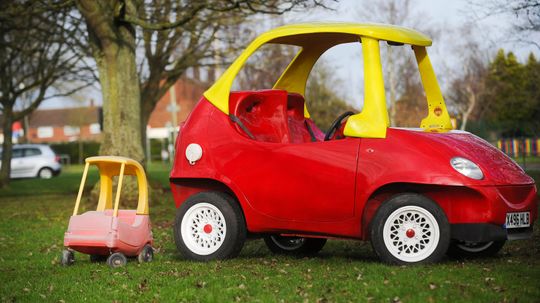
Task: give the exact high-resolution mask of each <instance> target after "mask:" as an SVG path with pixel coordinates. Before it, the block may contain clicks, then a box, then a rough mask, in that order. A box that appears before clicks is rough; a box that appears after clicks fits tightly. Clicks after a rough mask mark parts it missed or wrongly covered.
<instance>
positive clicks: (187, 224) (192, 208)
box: [173, 191, 247, 261]
mask: <svg viewBox="0 0 540 303" xmlns="http://www.w3.org/2000/svg"><path fill="white" fill-rule="evenodd" d="M173 231H174V242H175V244H176V248H177V249H178V251H179V252H180V253H182V255H184V257H186V258H188V259H191V260H197V261H209V260H222V259H230V258H234V257H236V256H237V255H238V254H239V253H240V250H242V247H243V246H244V241H245V240H246V235H247V231H246V223H245V221H244V215H243V213H242V209H241V208H240V206H239V204H238V203H237V202H236V200H235V199H234V198H233V197H231V196H230V195H228V194H226V193H223V192H213V191H210V192H200V193H197V194H194V195H192V196H190V197H189V198H188V199H187V200H186V201H184V203H182V205H180V207H179V208H178V210H177V211H176V217H175V219H174V227H173Z"/></svg>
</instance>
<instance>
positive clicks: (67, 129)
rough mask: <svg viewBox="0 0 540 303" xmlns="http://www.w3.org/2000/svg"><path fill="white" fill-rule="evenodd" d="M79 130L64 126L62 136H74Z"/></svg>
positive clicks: (74, 127)
mask: <svg viewBox="0 0 540 303" xmlns="http://www.w3.org/2000/svg"><path fill="white" fill-rule="evenodd" d="M80 131H81V129H80V128H79V127H78V126H70V125H66V126H64V135H65V136H68V137H69V136H76V135H78V134H79V133H80Z"/></svg>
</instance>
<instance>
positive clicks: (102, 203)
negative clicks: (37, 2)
mask: <svg viewBox="0 0 540 303" xmlns="http://www.w3.org/2000/svg"><path fill="white" fill-rule="evenodd" d="M90 165H95V166H97V167H98V169H99V179H100V181H99V182H100V183H99V184H100V186H99V201H98V206H97V210H98V211H104V210H105V209H114V216H117V214H118V207H119V202H120V192H121V188H122V180H123V177H124V175H128V176H129V175H130V176H136V178H137V183H138V185H139V199H138V203H137V214H138V215H148V212H149V209H148V182H147V180H146V174H145V172H144V168H143V167H142V165H141V164H140V163H139V162H137V161H135V160H133V159H130V158H126V157H119V156H96V157H89V158H86V165H85V167H84V171H83V177H82V180H81V184H80V186H79V193H78V195H77V200H76V202H75V209H74V210H73V215H74V216H75V215H76V214H77V211H78V209H79V204H80V201H81V197H82V192H83V189H84V184H85V182H86V176H87V174H88V168H89V166H90ZM115 176H118V177H119V178H118V185H117V186H116V196H115V199H114V204H113V183H114V182H113V177H115Z"/></svg>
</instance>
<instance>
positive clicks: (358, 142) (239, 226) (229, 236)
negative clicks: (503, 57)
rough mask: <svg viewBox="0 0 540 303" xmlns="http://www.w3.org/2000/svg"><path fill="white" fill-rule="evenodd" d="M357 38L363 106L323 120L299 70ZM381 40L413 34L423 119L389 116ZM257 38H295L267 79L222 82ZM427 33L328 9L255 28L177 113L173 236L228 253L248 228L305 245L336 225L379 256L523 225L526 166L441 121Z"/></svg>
mask: <svg viewBox="0 0 540 303" xmlns="http://www.w3.org/2000/svg"><path fill="white" fill-rule="evenodd" d="M359 41H361V43H362V52H363V56H364V78H365V101H364V107H363V110H362V112H360V113H358V114H355V113H352V112H347V113H344V114H343V115H341V116H340V117H338V118H337V119H336V121H335V122H334V123H333V125H332V127H331V128H330V130H329V131H327V132H326V133H323V132H322V131H320V130H319V129H318V128H317V126H316V125H315V124H314V123H313V121H312V120H311V118H310V116H309V112H308V110H307V107H306V104H305V102H304V93H305V83H306V79H307V77H308V75H309V73H310V71H311V68H312V66H313V65H314V64H315V62H316V61H317V59H318V58H319V57H320V55H321V54H322V53H324V52H325V51H326V50H327V49H329V48H331V47H333V46H335V45H337V44H341V43H350V42H357V43H358V42H359ZM380 41H387V42H389V43H390V44H392V45H402V44H408V45H412V49H413V51H414V53H415V56H416V59H417V62H418V67H419V71H420V75H421V79H422V83H423V86H424V89H425V91H426V96H427V101H428V104H427V105H428V106H427V108H428V116H427V117H426V118H425V119H423V120H422V121H421V123H420V125H421V128H418V129H404V128H392V127H389V123H388V113H387V109H386V102H385V91H384V83H383V75H382V68H381V62H380V50H379V42H380ZM266 43H279V44H287V45H295V46H300V49H301V50H300V51H299V53H298V54H297V55H296V56H295V58H294V59H293V60H292V62H291V63H290V64H289V66H288V67H287V69H286V70H285V72H284V73H283V74H282V75H281V77H280V78H279V80H278V81H277V82H276V84H275V85H274V87H273V88H272V89H269V90H263V91H241V92H231V91H230V89H231V84H232V82H233V79H234V78H235V76H236V75H237V74H238V72H239V70H240V69H241V67H242V66H243V64H244V63H245V61H246V60H247V58H248V57H249V56H250V55H251V54H252V53H253V52H254V51H255V50H257V49H258V48H259V47H260V46H261V45H263V44H266ZM429 45H431V40H430V39H429V38H428V37H427V36H425V35H423V34H422V33H419V32H417V31H414V30H410V29H407V28H401V27H396V26H389V25H388V26H387V25H372V24H337V23H336V24H321V23H313V24H298V25H289V26H284V27H280V28H277V29H274V30H272V31H269V32H267V33H265V34H263V35H261V36H260V37H258V38H257V39H256V40H255V41H253V42H252V44H251V45H249V46H248V48H247V49H246V50H245V51H244V53H242V54H241V55H240V57H239V58H238V59H237V60H236V61H235V62H234V63H233V64H232V65H231V66H230V67H229V69H228V70H227V71H226V72H225V73H224V74H223V75H222V77H221V78H220V79H219V80H218V81H217V82H216V83H215V84H214V85H213V86H212V87H211V88H210V89H209V90H207V91H206V92H205V94H204V98H202V99H201V100H200V101H199V103H198V104H197V106H196V107H195V108H194V109H193V111H192V113H191V115H190V116H189V118H188V119H187V120H186V122H185V123H184V124H183V125H181V130H180V135H179V137H178V140H177V142H176V151H177V153H176V158H175V163H174V167H173V169H172V172H171V175H170V182H171V187H172V192H173V195H174V198H175V201H176V206H177V208H178V210H177V214H176V220H175V225H174V235H175V242H176V245H177V248H178V250H179V251H180V252H181V253H182V254H183V255H184V256H186V257H187V258H190V259H194V260H211V259H222V258H230V257H234V256H236V255H237V254H238V253H239V252H240V250H241V248H242V246H243V244H244V240H245V239H246V235H247V234H248V233H249V234H250V235H260V236H263V237H264V239H265V242H266V244H267V245H268V247H269V248H270V249H271V250H272V251H274V252H280V253H295V254H297V253H315V252H317V251H319V250H320V249H322V247H323V246H324V244H325V242H326V239H327V238H329V237H339V238H349V239H358V240H370V241H371V243H372V245H373V248H374V250H375V252H376V253H377V254H378V256H379V257H380V258H381V259H382V260H383V261H385V262H387V263H395V264H411V263H427V262H436V261H438V260H440V259H441V257H443V256H444V255H445V254H446V253H448V254H449V255H453V256H478V255H481V256H486V255H492V254H495V253H497V252H498V251H499V250H500V249H501V248H502V246H503V245H504V243H505V241H506V240H512V239H522V238H527V237H530V236H531V234H532V226H533V222H534V221H535V220H536V218H537V210H538V205H537V204H538V202H537V195H536V187H535V183H534V180H533V179H532V178H531V177H529V176H528V175H527V174H525V172H524V171H523V170H522V169H521V168H520V167H519V166H518V165H517V164H516V163H514V162H513V161H512V160H511V159H510V158H508V157H507V156H506V155H504V154H503V153H502V152H500V151H499V150H497V149H496V148H494V147H493V146H491V145H490V144H489V143H487V142H486V141H484V140H482V139H480V138H478V137H476V136H474V135H472V134H470V133H467V132H463V131H454V130H452V127H451V124H450V117H449V115H448V112H447V109H446V106H445V103H444V100H443V98H442V95H441V92H440V89H439V86H438V84H437V80H436V78H435V74H434V72H433V69H432V67H431V63H430V61H429V57H428V56H427V52H426V47H427V46H429ZM308 103H309V100H308Z"/></svg>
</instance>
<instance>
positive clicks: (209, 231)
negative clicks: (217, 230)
mask: <svg viewBox="0 0 540 303" xmlns="http://www.w3.org/2000/svg"><path fill="white" fill-rule="evenodd" d="M203 230H204V232H205V233H207V234H209V233H211V232H212V225H210V224H206V225H205V226H204V227H203Z"/></svg>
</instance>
